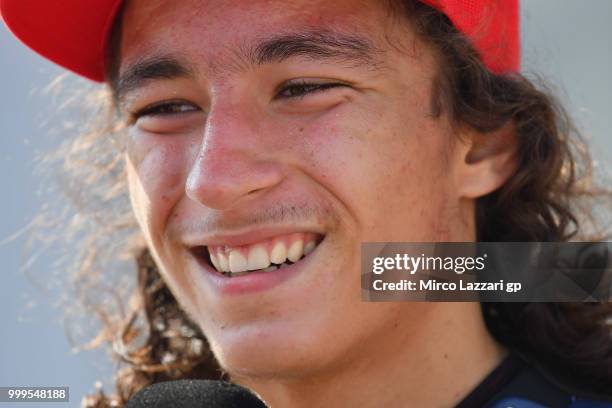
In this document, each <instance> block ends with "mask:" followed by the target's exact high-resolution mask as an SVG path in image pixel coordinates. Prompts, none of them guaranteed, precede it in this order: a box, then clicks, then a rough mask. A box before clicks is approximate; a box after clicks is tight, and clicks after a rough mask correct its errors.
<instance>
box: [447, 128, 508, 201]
mask: <svg viewBox="0 0 612 408" xmlns="http://www.w3.org/2000/svg"><path fill="white" fill-rule="evenodd" d="M466 133H467V134H464V135H463V139H464V140H465V141H466V142H465V143H466V144H465V145H464V146H462V147H463V148H462V149H459V150H460V153H459V154H461V155H462V160H461V161H460V164H459V165H460V167H461V169H460V171H459V172H458V174H459V178H460V179H459V180H457V181H458V185H459V194H460V196H461V197H464V198H471V199H476V198H478V197H482V196H485V195H487V194H489V193H492V192H493V191H495V190H497V189H499V188H500V187H501V186H502V185H504V183H506V182H507V181H508V179H510V177H511V176H512V175H513V174H514V173H515V172H516V170H517V167H518V154H517V153H518V138H517V134H516V126H515V125H514V122H513V121H511V122H508V123H507V124H506V125H504V126H503V127H501V128H500V129H498V130H495V131H492V132H487V133H481V132H477V131H475V130H469V131H466Z"/></svg>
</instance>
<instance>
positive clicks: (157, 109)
mask: <svg viewBox="0 0 612 408" xmlns="http://www.w3.org/2000/svg"><path fill="white" fill-rule="evenodd" d="M199 110H200V108H198V107H197V106H196V105H194V104H192V103H189V102H185V101H164V102H156V103H153V104H151V105H147V106H145V107H144V108H142V109H139V110H137V111H136V112H133V113H131V114H130V116H131V122H136V121H137V120H138V119H140V118H142V117H145V116H162V117H163V116H170V115H180V114H184V113H191V112H197V111H199Z"/></svg>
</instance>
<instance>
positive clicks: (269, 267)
mask: <svg viewBox="0 0 612 408" xmlns="http://www.w3.org/2000/svg"><path fill="white" fill-rule="evenodd" d="M294 263H295V262H290V261H286V262H283V263H282V264H280V265H274V264H272V265H270V266H268V267H267V268H266V269H256V270H254V271H244V272H221V273H222V274H223V275H225V276H243V275H246V274H248V273H251V272H262V271H263V272H272V271H275V270H277V269H282V268H286V267H287V266H289V265H293V264H294Z"/></svg>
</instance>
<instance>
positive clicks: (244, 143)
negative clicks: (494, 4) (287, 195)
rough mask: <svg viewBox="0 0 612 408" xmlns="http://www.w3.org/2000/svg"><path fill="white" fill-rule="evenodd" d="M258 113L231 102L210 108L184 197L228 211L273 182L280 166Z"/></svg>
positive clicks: (280, 172) (278, 178)
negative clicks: (228, 105)
mask: <svg viewBox="0 0 612 408" xmlns="http://www.w3.org/2000/svg"><path fill="white" fill-rule="evenodd" d="M261 118H262V113H258V112H254V109H252V108H249V107H246V106H240V105H234V106H230V107H222V106H217V107H214V108H212V109H211V110H210V112H209V114H208V117H207V121H206V126H205V128H204V135H203V140H202V143H201V147H200V150H199V152H198V156H197V158H196V160H195V162H194V164H193V166H192V168H191V169H190V172H189V175H188V177H187V181H186V194H187V196H188V197H189V198H190V199H192V200H194V201H196V202H198V203H200V204H202V205H204V206H206V207H209V208H213V209H216V210H228V209H231V208H234V207H236V206H239V205H241V204H243V203H244V202H245V201H248V200H251V199H253V198H254V197H256V196H259V195H261V194H263V193H265V192H266V191H268V190H270V189H272V188H273V187H274V186H276V185H278V184H279V183H280V182H281V180H282V179H283V177H284V174H283V166H282V164H281V163H279V162H278V160H276V159H275V157H276V156H275V154H274V150H273V146H271V145H270V142H271V141H272V139H273V138H272V139H271V138H270V135H269V134H264V130H263V126H262V125H261Z"/></svg>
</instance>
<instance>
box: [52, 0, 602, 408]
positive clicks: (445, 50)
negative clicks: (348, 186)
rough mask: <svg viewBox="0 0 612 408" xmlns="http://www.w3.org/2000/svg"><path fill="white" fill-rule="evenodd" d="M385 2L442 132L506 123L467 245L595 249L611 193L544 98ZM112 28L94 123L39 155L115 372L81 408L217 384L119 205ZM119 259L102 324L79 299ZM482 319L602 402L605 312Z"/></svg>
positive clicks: (594, 306)
mask: <svg viewBox="0 0 612 408" xmlns="http://www.w3.org/2000/svg"><path fill="white" fill-rule="evenodd" d="M389 3H390V7H391V10H392V12H393V15H394V16H395V17H397V18H401V19H405V20H407V21H408V22H409V23H410V24H412V25H413V27H414V29H415V30H416V33H417V35H418V36H419V37H420V38H421V39H422V40H423V41H424V42H426V43H427V44H430V45H431V46H432V47H433V50H434V52H435V53H436V56H437V59H438V62H439V72H438V74H437V77H436V80H435V83H434V86H435V92H434V95H435V96H434V98H433V100H432V111H433V113H434V114H435V115H438V116H440V117H441V116H442V114H446V115H447V116H448V117H450V118H451V121H452V123H453V124H454V125H456V126H459V125H468V126H470V127H472V128H474V129H475V130H477V131H480V132H483V133H485V132H491V131H494V130H496V129H499V128H501V127H502V126H504V125H505V124H507V123H508V122H509V121H514V124H515V127H516V132H517V135H518V143H519V146H518V157H519V165H518V170H517V171H516V173H515V174H514V175H512V176H511V178H510V179H509V180H508V181H507V182H506V183H505V184H504V185H503V186H502V187H501V188H499V189H498V190H497V191H495V192H493V193H491V194H488V195H487V196H484V197H482V198H480V199H479V200H478V202H477V207H476V226H477V240H478V241H497V242H499V241H503V242H510V241H570V240H585V241H586V240H601V239H603V238H604V237H605V235H604V233H605V231H606V228H605V226H603V225H602V224H601V222H600V221H598V220H597V219H596V218H595V216H594V214H595V213H596V212H597V211H595V208H596V206H597V205H604V206H605V205H609V204H610V202H611V200H610V198H611V194H610V192H608V191H604V190H602V189H598V188H596V186H595V184H594V182H593V174H592V173H593V171H592V161H591V158H590V155H589V153H588V150H587V148H586V144H585V143H584V141H583V140H582V138H581V136H580V134H579V132H577V130H576V129H575V127H574V126H573V124H572V121H571V119H570V118H569V116H568V115H567V113H566V112H565V110H564V109H563V108H562V107H561V105H560V104H559V103H558V102H557V101H556V100H555V99H554V98H553V97H552V96H551V95H552V93H551V91H549V90H548V89H545V87H542V86H536V85H535V82H536V81H534V80H530V79H528V78H527V77H526V76H524V75H522V74H519V73H511V74H504V75H498V74H494V73H492V72H491V71H489V70H488V69H487V68H486V67H485V66H484V64H483V63H482V61H481V59H480V58H479V56H478V54H477V52H476V51H475V49H474V48H473V47H472V45H471V44H470V42H469V41H468V40H467V39H466V37H465V36H464V35H462V34H461V33H460V32H458V31H457V30H456V29H455V27H454V26H453V24H452V23H451V22H450V21H449V19H448V18H447V17H446V16H445V15H444V14H442V13H440V12H438V11H437V10H435V9H433V8H431V7H428V6H427V5H424V4H423V3H421V2H419V1H416V0H390V1H389ZM120 20H121V19H120V18H118V19H117V22H116V24H115V29H114V30H113V35H112V38H111V44H114V45H115V47H111V54H112V55H111V56H110V57H111V58H112V61H113V62H114V63H113V64H111V68H110V71H109V75H108V81H107V82H108V84H109V85H107V86H106V88H105V89H102V90H98V91H96V92H92V91H91V90H90V91H88V94H89V95H92V94H93V93H95V94H96V95H98V96H97V97H95V98H94V99H95V103H96V104H97V106H98V110H97V116H96V117H99V118H101V119H99V120H98V121H88V122H89V123H90V128H89V129H88V131H87V132H81V133H80V134H79V135H78V136H77V137H75V138H74V139H73V140H68V141H66V142H64V143H63V144H62V146H61V147H60V148H59V149H58V150H57V152H56V153H55V154H54V155H51V156H49V162H50V163H56V164H57V163H59V164H60V166H61V169H60V170H61V174H62V175H63V185H64V186H65V187H64V188H65V192H66V193H67V195H68V196H69V197H70V198H71V199H72V203H73V205H75V207H76V209H77V210H76V214H74V215H73V216H72V219H71V228H73V229H74V230H78V231H79V233H75V234H73V235H72V236H73V237H77V236H78V237H80V238H81V239H80V243H81V245H82V246H81V252H79V253H78V256H77V257H76V258H77V260H76V264H75V265H74V266H73V268H74V270H76V271H77V273H76V276H77V278H76V282H77V284H78V285H77V292H78V293H79V294H81V295H82V296H81V297H80V298H81V300H82V302H83V303H84V304H87V305H88V309H87V310H91V311H92V312H94V313H97V314H98V316H100V318H101V320H102V323H103V326H104V329H103V331H102V332H101V333H100V335H99V336H98V337H97V338H96V339H95V341H94V342H93V343H92V344H90V345H91V346H97V345H100V344H104V343H107V344H110V345H112V350H113V355H114V356H115V357H118V358H119V359H120V361H122V364H121V366H120V368H119V370H118V373H117V376H116V385H117V391H116V393H114V394H113V395H107V394H105V393H104V392H103V391H102V390H101V389H98V391H97V392H96V393H95V394H94V395H91V396H88V397H86V398H85V399H84V401H83V406H86V407H110V406H123V405H124V404H125V402H126V401H127V400H128V399H129V398H130V396H131V395H133V394H134V393H135V392H137V391H138V390H140V389H141V388H143V387H145V386H147V385H149V384H152V383H156V382H159V381H165V380H172V379H181V378H203V379H227V375H226V374H225V373H224V372H223V371H222V369H221V368H220V367H219V365H218V364H217V362H216V361H215V358H214V356H213V355H212V352H211V351H210V349H209V347H208V342H207V340H206V337H205V336H204V335H203V333H202V332H201V331H200V329H199V328H198V327H197V325H196V324H194V323H193V322H192V321H191V320H190V319H189V317H188V316H187V315H186V314H185V312H184V311H183V310H182V309H181V308H180V306H179V305H178V303H177V301H176V299H175V298H174V296H173V295H172V293H171V292H170V290H169V289H168V287H167V286H166V285H165V283H164V281H163V280H162V278H161V277H160V275H159V273H158V269H157V267H156V265H155V262H154V261H153V259H152V257H151V255H150V253H149V251H148V249H147V247H146V245H145V244H144V242H143V240H142V237H141V236H140V234H139V231H138V227H137V225H136V223H135V221H134V219H133V216H132V214H131V211H130V208H129V200H128V199H127V198H126V196H127V188H126V185H125V173H124V167H123V166H124V164H123V160H122V153H123V150H122V149H123V147H122V144H121V143H120V141H119V135H121V134H122V132H123V131H124V127H123V126H122V124H121V120H120V118H118V117H117V115H116V111H115V107H114V106H113V104H114V99H113V89H112V84H113V83H114V80H113V79H114V78H115V77H116V72H114V71H116V68H117V64H118V53H117V49H118V47H117V46H116V45H117V44H118V43H119V37H120V31H121V28H120ZM111 208H112V209H113V210H112V212H113V214H114V215H115V218H112V219H111V218H109V216H108V214H109V212H110V211H111V210H110V209H111ZM102 209H103V210H104V212H103V213H102V212H101V210H102ZM606 211H607V210H604V213H605V212H606ZM100 214H106V216H105V217H101V216H100ZM598 227H599V228H598ZM83 237H85V238H83ZM109 243H112V245H109ZM119 253H121V254H123V255H124V258H125V259H132V260H133V259H135V261H136V269H137V282H136V284H135V285H132V286H129V285H128V286H126V287H129V288H130V290H131V291H132V295H133V296H132V298H131V301H130V303H129V305H130V308H129V311H126V310H125V308H124V307H123V306H121V307H119V306H116V307H114V308H113V310H115V313H114V314H113V313H112V312H108V311H106V312H102V311H101V309H103V306H104V305H103V304H101V303H99V302H96V301H94V300H92V299H94V298H95V297H92V296H86V295H84V294H85V293H91V292H95V291H99V288H100V286H101V280H100V279H98V278H96V277H99V276H101V275H102V274H103V272H104V271H105V270H107V269H108V268H109V267H108V264H105V262H107V260H108V259H113V258H117V254H119ZM107 281H108V278H107ZM117 287H120V285H118V286H117ZM118 310H119V311H118ZM482 310H483V315H484V318H485V321H486V324H487V327H488V328H489V330H490V332H491V333H492V335H493V336H494V337H495V338H496V340H497V341H499V342H500V343H501V344H503V345H505V346H506V347H509V348H512V349H515V350H517V351H519V352H521V353H523V354H524V355H527V356H530V357H532V358H533V359H534V360H536V361H538V362H539V363H540V364H541V365H542V366H543V367H547V368H548V369H550V370H551V371H553V372H556V373H561V374H560V375H564V376H566V378H565V379H566V380H568V381H569V382H571V383H573V384H577V385H579V386H580V387H582V388H583V389H584V390H585V391H592V392H594V393H596V392H604V391H607V392H609V390H610V384H612V304H610V303H596V302H594V303H482Z"/></svg>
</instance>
